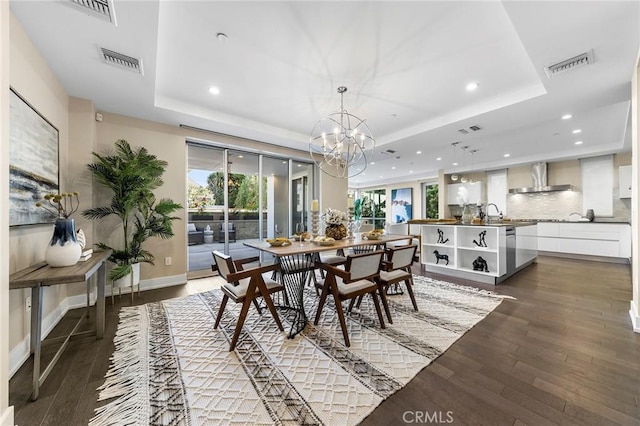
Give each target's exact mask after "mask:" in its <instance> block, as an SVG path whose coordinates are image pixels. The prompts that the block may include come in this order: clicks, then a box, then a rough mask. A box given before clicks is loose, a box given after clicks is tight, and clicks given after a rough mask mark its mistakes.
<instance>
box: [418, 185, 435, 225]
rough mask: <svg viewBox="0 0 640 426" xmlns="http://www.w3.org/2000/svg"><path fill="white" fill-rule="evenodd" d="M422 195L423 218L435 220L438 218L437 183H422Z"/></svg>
mask: <svg viewBox="0 0 640 426" xmlns="http://www.w3.org/2000/svg"><path fill="white" fill-rule="evenodd" d="M422 188H423V191H422V193H423V194H424V198H423V200H424V217H425V219H437V218H438V184H437V183H423V184H422Z"/></svg>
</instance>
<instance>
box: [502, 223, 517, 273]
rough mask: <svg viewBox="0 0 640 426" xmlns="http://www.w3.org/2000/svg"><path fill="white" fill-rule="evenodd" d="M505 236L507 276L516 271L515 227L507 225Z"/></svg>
mask: <svg viewBox="0 0 640 426" xmlns="http://www.w3.org/2000/svg"><path fill="white" fill-rule="evenodd" d="M505 233H506V236H507V276H509V275H511V274H513V273H514V272H515V271H516V228H515V227H513V226H509V227H507V228H506V229H505Z"/></svg>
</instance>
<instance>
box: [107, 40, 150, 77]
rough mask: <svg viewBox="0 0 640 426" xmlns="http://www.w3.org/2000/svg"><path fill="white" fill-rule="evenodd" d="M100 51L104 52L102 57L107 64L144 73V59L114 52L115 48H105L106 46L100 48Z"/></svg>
mask: <svg viewBox="0 0 640 426" xmlns="http://www.w3.org/2000/svg"><path fill="white" fill-rule="evenodd" d="M100 52H101V53H102V59H103V60H104V61H105V62H106V63H107V64H110V65H115V66H117V67H120V68H124V69H126V70H129V71H134V72H137V73H140V74H144V72H143V70H142V60H140V59H136V58H132V57H131V56H127V55H123V54H122V53H118V52H114V51H113V50H109V49H105V48H104V47H102V48H100Z"/></svg>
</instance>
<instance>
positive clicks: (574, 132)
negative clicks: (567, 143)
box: [571, 129, 582, 134]
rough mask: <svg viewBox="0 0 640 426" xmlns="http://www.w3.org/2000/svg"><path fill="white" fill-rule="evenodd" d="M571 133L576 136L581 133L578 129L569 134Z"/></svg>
mask: <svg viewBox="0 0 640 426" xmlns="http://www.w3.org/2000/svg"><path fill="white" fill-rule="evenodd" d="M571 133H573V134H576V133H582V130H580V129H575V130H574V131H573V132H571Z"/></svg>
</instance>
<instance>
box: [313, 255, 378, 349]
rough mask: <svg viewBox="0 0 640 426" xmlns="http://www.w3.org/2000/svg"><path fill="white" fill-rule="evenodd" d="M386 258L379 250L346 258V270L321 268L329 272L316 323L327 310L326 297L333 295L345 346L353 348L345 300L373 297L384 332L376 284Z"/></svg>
mask: <svg viewBox="0 0 640 426" xmlns="http://www.w3.org/2000/svg"><path fill="white" fill-rule="evenodd" d="M383 255H384V252H383V251H381V250H380V251H374V252H371V253H365V254H358V255H353V256H347V262H346V263H345V265H344V269H340V268H337V267H336V266H333V265H329V264H321V265H320V266H321V268H322V269H324V270H325V271H326V272H327V277H326V278H325V279H324V281H323V283H322V292H321V294H320V301H319V302H318V310H317V311H316V318H315V321H314V322H313V323H314V324H315V325H318V322H320V315H321V314H322V309H323V308H324V305H325V302H326V300H327V297H328V296H329V294H331V295H332V296H333V300H334V302H335V307H336V311H337V313H338V319H339V320H340V327H341V328H342V335H343V336H344V342H345V345H346V346H351V342H350V341H349V332H348V331H347V324H346V321H345V317H344V311H343V309H342V301H343V300H350V299H351V300H353V299H355V298H357V297H359V296H363V295H365V294H370V295H371V298H372V299H373V303H374V305H375V308H376V312H377V313H378V319H379V320H380V326H381V327H382V328H385V325H384V319H383V318H382V311H381V310H380V303H379V302H378V296H377V295H376V291H378V284H376V282H375V279H376V277H377V276H378V273H379V270H380V265H381V263H382V257H383Z"/></svg>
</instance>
